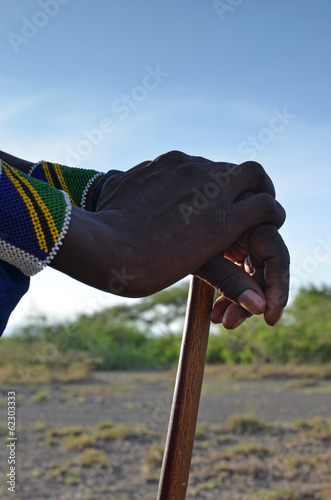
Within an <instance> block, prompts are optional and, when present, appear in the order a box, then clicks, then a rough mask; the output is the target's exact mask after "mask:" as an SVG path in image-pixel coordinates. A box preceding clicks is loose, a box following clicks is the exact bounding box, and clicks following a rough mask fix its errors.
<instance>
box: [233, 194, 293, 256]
mask: <svg viewBox="0 0 331 500" xmlns="http://www.w3.org/2000/svg"><path fill="white" fill-rule="evenodd" d="M285 218H286V213H285V210H284V209H283V207H282V206H281V205H280V204H279V203H278V201H276V200H275V199H274V198H273V197H272V196H270V195H269V194H266V193H260V194H256V195H254V196H250V197H249V198H247V199H244V200H240V201H237V202H235V203H233V205H232V207H231V213H230V220H231V227H232V228H233V233H232V234H231V237H232V241H231V242H229V244H228V245H227V246H228V247H230V246H231V245H232V244H233V242H235V241H236V240H237V239H239V238H240V236H241V235H242V234H243V233H245V232H246V231H248V230H250V229H252V228H254V227H255V226H259V225H261V224H266V223H268V224H272V225H274V226H276V227H277V228H279V227H281V226H282V225H283V223H284V221H285Z"/></svg>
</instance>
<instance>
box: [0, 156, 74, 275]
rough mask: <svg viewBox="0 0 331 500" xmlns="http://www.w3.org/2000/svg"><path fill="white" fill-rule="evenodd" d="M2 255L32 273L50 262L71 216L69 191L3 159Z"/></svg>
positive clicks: (0, 166)
mask: <svg viewBox="0 0 331 500" xmlns="http://www.w3.org/2000/svg"><path fill="white" fill-rule="evenodd" d="M0 199H1V208H0V259H2V260H4V261H6V262H8V263H9V264H12V265H13V266H15V267H17V268H19V269H20V270H21V271H22V272H23V273H24V274H25V275H27V276H32V275H34V274H36V273H38V272H39V271H41V270H42V269H43V268H44V267H45V266H47V265H49V264H50V262H51V261H52V259H53V258H54V257H55V255H56V253H57V252H58V250H59V247H60V245H61V244H62V241H63V238H64V237H65V235H66V233H67V231H68V227H69V223H70V217H71V203H70V199H69V195H68V194H67V193H65V192H63V191H59V190H57V189H54V188H53V187H51V186H49V185H48V184H46V183H45V182H42V181H40V180H38V179H33V178H31V177H28V176H27V175H26V174H23V173H22V172H20V171H19V170H17V169H16V168H14V167H11V166H10V165H8V164H7V163H5V162H4V161H2V160H0Z"/></svg>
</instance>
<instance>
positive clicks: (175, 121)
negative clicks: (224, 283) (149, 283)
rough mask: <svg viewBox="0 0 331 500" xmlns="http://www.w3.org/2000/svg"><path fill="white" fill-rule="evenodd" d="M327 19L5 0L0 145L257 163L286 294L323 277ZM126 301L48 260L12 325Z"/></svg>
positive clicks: (141, 4) (128, 159)
mask: <svg viewBox="0 0 331 500" xmlns="http://www.w3.org/2000/svg"><path fill="white" fill-rule="evenodd" d="M330 19H331V2H329V1H328V0H292V1H291V2H288V1H285V0H279V1H275V0H274V1H271V0H269V1H265V0H214V1H210V0H204V1H201V0H139V1H137V0H121V1H112V0H94V1H93V2H92V0H37V1H35V0H29V2H26V1H24V0H2V1H1V4H0V37H1V43H0V61H1V70H0V150H2V151H6V152H8V153H11V154H14V155H15V156H18V157H21V158H25V159H27V160H31V161H39V160H47V161H54V162H58V163H63V164H67V165H72V166H79V167H83V168H94V169H96V170H100V171H104V172H106V171H108V170H109V169H111V168H116V169H119V170H128V169H129V168H131V167H133V166H134V165H136V164H138V163H140V162H141V161H144V160H151V159H153V158H155V157H157V156H158V155H160V154H162V153H165V152H167V151H170V150H173V149H177V150H181V151H184V152H185V153H187V154H191V155H199V156H204V157H206V158H210V159H212V160H215V161H216V160H217V161H229V162H233V163H242V162H244V161H246V160H256V161H258V162H259V163H261V164H262V165H263V166H264V168H265V170H266V171H267V173H268V174H269V175H270V177H271V178H272V180H273V182H274V184H275V187H276V192H277V199H278V200H279V201H280V203H281V204H282V205H283V206H284V207H285V209H286V212H287V220H286V222H285V224H284V226H283V228H282V229H281V234H282V236H283V238H284V240H285V242H286V243H287V245H288V248H289V251H290V254H291V259H292V264H291V273H292V281H291V295H292V296H294V295H295V293H296V291H297V290H298V288H299V287H300V286H307V285H308V284H310V283H312V284H314V285H316V286H320V285H321V284H323V283H325V284H327V285H331V221H330V212H331V211H330V208H331V206H330V194H331V169H330V142H331V102H330V89H331V81H330V80H331V66H330V58H331V30H330ZM123 300H125V299H120V298H118V297H116V296H112V295H109V294H108V295H107V294H105V293H102V292H99V291H97V290H94V289H92V288H91V287H88V286H86V285H83V284H81V283H78V282H76V281H74V280H73V279H71V278H69V277H67V276H65V275H63V274H61V273H59V272H56V271H54V270H52V269H46V270H44V271H42V272H41V273H39V274H38V275H36V276H35V277H33V278H32V280H31V286H30V290H29V292H28V294H27V295H26V296H25V297H24V298H23V299H22V301H21V302H20V304H19V306H18V307H17V309H16V310H15V312H14V313H13V314H12V317H11V319H10V322H9V325H8V331H9V332H10V331H12V330H13V329H14V328H15V327H16V326H17V325H20V324H24V323H25V322H26V321H27V319H28V317H29V316H31V315H32V316H36V315H40V314H43V315H46V316H47V317H49V318H50V319H52V320H58V319H65V318H69V317H73V316H74V315H76V314H79V313H80V312H87V313H93V312H94V311H96V310H98V309H100V308H103V307H107V306H110V305H113V304H115V303H117V302H118V301H123Z"/></svg>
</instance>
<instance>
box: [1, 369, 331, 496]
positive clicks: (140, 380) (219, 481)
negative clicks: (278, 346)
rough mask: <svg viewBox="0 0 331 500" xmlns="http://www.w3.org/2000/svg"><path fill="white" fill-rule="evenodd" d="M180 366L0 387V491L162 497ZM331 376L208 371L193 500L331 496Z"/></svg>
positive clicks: (191, 488) (191, 487) (192, 483)
mask: <svg viewBox="0 0 331 500" xmlns="http://www.w3.org/2000/svg"><path fill="white" fill-rule="evenodd" d="M174 378H175V372H174V371H171V372H146V373H143V372H139V373H122V372H109V373H94V374H93V375H92V377H91V378H90V379H89V380H87V381H85V382H79V383H62V384H60V383H53V384H47V385H40V384H39V385H36V386H31V385H21V384H20V385H11V386H9V385H8V384H1V387H0V388H1V390H2V391H1V392H2V394H1V398H0V418H1V420H0V433H1V435H2V439H1V441H0V445H1V446H0V463H1V467H0V495H1V498H3V499H4V500H6V499H7V498H15V499H17V500H30V499H31V500H45V499H51V500H76V499H77V500H78V499H81V500H138V499H141V500H150V499H155V498H156V491H157V485H158V479H159V472H160V465H161V458H162V449H163V445H164V438H165V435H166V429H167V423H168V418H169V411H170V405H171V397H172V391H173V384H174ZM9 390H10V391H13V390H14V391H16V395H17V425H18V432H17V437H18V440H17V448H16V458H17V468H18V472H17V478H16V494H13V493H10V492H8V490H7V484H6V473H7V468H8V467H7V456H8V449H7V447H6V439H7V437H8V431H7V428H6V420H7V392H8V391H9ZM329 418H331V381H329V380H322V379H320V380H318V379H316V378H314V377H308V378H307V377H306V378H290V377H286V376H279V377H275V376H274V377H271V378H267V379H256V380H254V379H251V380H240V379H238V378H237V379H235V380H229V379H225V378H224V377H223V376H222V374H221V373H220V372H219V371H218V369H207V373H206V375H205V380H204V387H203V395H202V399H201V404H200V413H199V423H198V428H197V437H196V443H195V449H194V455H193V460H192V469H191V475H190V483H189V487H188V493H187V498H188V499H215V500H216V499H217V500H218V499H224V500H230V499H231V500H237V499H238V500H239V499H240V500H269V499H270V500H298V499H324V500H329V499H331V448H330V444H331V420H329Z"/></svg>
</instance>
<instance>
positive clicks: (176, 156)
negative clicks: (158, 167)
mask: <svg viewBox="0 0 331 500" xmlns="http://www.w3.org/2000/svg"><path fill="white" fill-rule="evenodd" d="M187 159H188V155H187V154H186V153H183V152H182V151H177V150H173V151H168V153H164V154H163V155H161V156H159V157H158V158H157V160H159V161H160V160H163V161H166V162H170V163H172V164H178V163H182V162H186V161H187Z"/></svg>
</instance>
